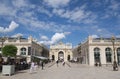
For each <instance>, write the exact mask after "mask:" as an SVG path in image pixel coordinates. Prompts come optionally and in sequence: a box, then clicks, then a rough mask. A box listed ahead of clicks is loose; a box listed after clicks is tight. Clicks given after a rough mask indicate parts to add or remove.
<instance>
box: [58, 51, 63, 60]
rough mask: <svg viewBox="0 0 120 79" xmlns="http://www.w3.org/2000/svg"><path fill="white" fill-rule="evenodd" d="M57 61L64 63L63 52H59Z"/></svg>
mask: <svg viewBox="0 0 120 79" xmlns="http://www.w3.org/2000/svg"><path fill="white" fill-rule="evenodd" d="M58 60H59V61H64V52H63V51H60V52H59V53H58Z"/></svg>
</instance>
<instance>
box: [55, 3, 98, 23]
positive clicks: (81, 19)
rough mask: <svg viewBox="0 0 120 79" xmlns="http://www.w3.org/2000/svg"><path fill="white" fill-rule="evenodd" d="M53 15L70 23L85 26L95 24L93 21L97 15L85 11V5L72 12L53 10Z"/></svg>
mask: <svg viewBox="0 0 120 79" xmlns="http://www.w3.org/2000/svg"><path fill="white" fill-rule="evenodd" d="M53 13H54V14H56V15H58V16H59V17H62V18H66V19H68V20H70V21H74V22H78V23H85V24H89V23H95V22H96V21H95V19H96V18H97V15H95V14H94V13H93V12H91V11H87V10H86V5H83V6H81V7H77V8H75V9H73V10H65V9H53Z"/></svg>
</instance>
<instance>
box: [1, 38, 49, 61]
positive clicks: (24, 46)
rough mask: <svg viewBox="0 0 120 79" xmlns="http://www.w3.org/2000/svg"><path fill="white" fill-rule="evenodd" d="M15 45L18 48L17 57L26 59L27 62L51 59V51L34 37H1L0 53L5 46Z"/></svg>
mask: <svg viewBox="0 0 120 79" xmlns="http://www.w3.org/2000/svg"><path fill="white" fill-rule="evenodd" d="M9 44H12V45H15V46H16V47H17V49H18V50H17V56H20V57H24V58H25V60H26V61H27V62H30V61H31V60H32V58H34V57H39V58H40V57H41V58H43V57H46V58H49V50H48V48H46V47H45V46H44V45H41V44H39V43H37V42H36V41H35V40H34V39H33V38H32V36H30V37H28V38H23V37H17V38H16V37H6V38H4V39H3V38H2V37H0V53H2V52H1V49H2V47H4V46H5V45H9Z"/></svg>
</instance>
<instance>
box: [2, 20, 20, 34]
mask: <svg viewBox="0 0 120 79" xmlns="http://www.w3.org/2000/svg"><path fill="white" fill-rule="evenodd" d="M18 26H19V24H17V23H15V22H14V21H12V22H11V23H10V25H9V27H8V28H3V27H0V32H3V33H6V32H11V31H13V30H15V29H16V28H17V27H18Z"/></svg>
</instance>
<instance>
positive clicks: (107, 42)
mask: <svg viewBox="0 0 120 79" xmlns="http://www.w3.org/2000/svg"><path fill="white" fill-rule="evenodd" d="M80 49H81V50H80V52H81V56H82V58H83V61H82V63H85V64H88V65H90V66H94V65H95V63H97V62H98V63H99V62H100V63H101V64H102V65H106V64H113V61H114V57H115V61H117V63H118V64H120V38H115V39H114V47H113V42H112V40H111V38H93V37H92V36H89V37H88V39H87V40H86V41H85V42H82V43H81V44H80ZM113 49H115V53H114V51H113Z"/></svg>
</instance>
